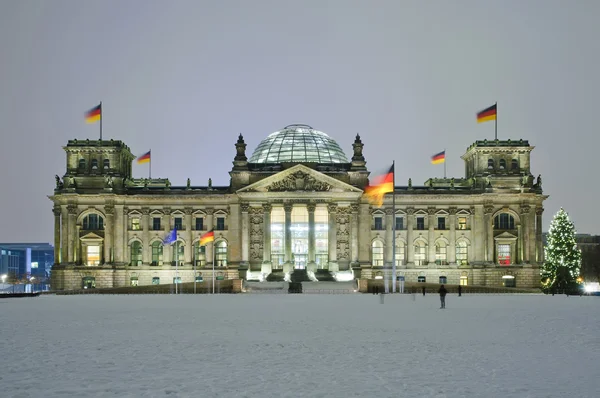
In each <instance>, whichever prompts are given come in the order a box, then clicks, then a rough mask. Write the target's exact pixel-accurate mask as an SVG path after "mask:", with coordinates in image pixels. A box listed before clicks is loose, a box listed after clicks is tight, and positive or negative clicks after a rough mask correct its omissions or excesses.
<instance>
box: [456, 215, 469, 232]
mask: <svg viewBox="0 0 600 398" xmlns="http://www.w3.org/2000/svg"><path fill="white" fill-rule="evenodd" d="M458 229H463V230H464V229H467V217H458Z"/></svg>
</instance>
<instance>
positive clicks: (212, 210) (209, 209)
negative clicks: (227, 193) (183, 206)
mask: <svg viewBox="0 0 600 398" xmlns="http://www.w3.org/2000/svg"><path fill="white" fill-rule="evenodd" d="M204 211H205V213H206V215H207V216H212V215H213V213H214V212H215V209H213V208H212V207H210V208H208V209H205V210H204Z"/></svg>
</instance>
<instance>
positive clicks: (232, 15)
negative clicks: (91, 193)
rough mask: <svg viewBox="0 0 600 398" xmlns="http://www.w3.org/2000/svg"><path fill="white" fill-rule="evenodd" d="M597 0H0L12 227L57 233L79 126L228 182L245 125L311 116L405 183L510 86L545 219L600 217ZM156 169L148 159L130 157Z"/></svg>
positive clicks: (503, 111)
mask: <svg viewBox="0 0 600 398" xmlns="http://www.w3.org/2000/svg"><path fill="white" fill-rule="evenodd" d="M598 15H600V2H598V1H591V0H590V1H585V0H579V1H576V2H566V1H561V0H528V1H518V0H507V1H502V2H498V1H497V2H491V1H480V0H473V1H467V0H456V1H434V0H428V1H417V0H415V1H407V0H390V1H383V0H374V1H366V0H365V1H354V0H337V1H326V0H318V1H285V0H272V1H266V0H253V1H242V0H239V1H227V0H221V1H199V0H196V1H183V0H174V1H143V0H136V1H133V0H128V1H105V0H103V1H76V0H72V1H61V0H53V1H42V0H27V1H7V0H5V1H0V93H1V95H0V131H1V133H2V144H1V145H0V166H1V167H0V170H1V178H2V193H1V195H0V205H1V208H2V209H3V211H2V215H1V217H2V218H1V220H2V221H1V225H2V227H1V228H0V241H15V242H19V241H21V242H32V241H39V242H52V233H53V232H52V231H53V222H54V220H53V216H52V203H51V201H50V200H49V199H48V198H47V196H48V195H52V193H53V188H54V185H55V181H54V175H55V174H58V175H60V176H62V175H63V174H64V172H65V167H66V161H65V159H66V157H65V152H64V150H63V149H62V147H63V146H64V145H66V143H67V141H68V140H69V139H74V138H76V139H86V138H90V139H97V138H98V137H99V125H98V124H92V125H88V124H86V123H85V121H84V112H85V111H86V110H88V109H89V108H92V107H93V106H95V105H97V104H98V102H99V101H102V102H103V113H104V116H103V137H104V138H105V139H110V138H113V139H117V140H123V141H124V142H125V143H126V144H127V145H128V146H129V147H130V148H131V149H132V151H133V153H134V155H140V154H143V153H145V152H147V151H148V150H149V149H152V176H153V177H168V178H170V180H171V182H172V183H173V185H185V183H186V179H187V178H188V177H189V178H190V179H191V181H192V184H193V185H205V184H207V181H208V178H209V177H210V178H212V180H213V185H227V184H228V183H229V175H228V171H230V170H231V167H232V163H231V162H232V161H233V157H234V156H235V147H234V144H235V141H236V139H237V136H238V134H240V133H242V134H243V135H244V138H245V140H246V143H247V144H248V149H247V153H246V154H247V156H248V157H250V155H251V154H252V152H253V150H254V148H255V147H256V146H257V145H258V144H259V143H260V141H261V140H262V139H264V138H265V137H266V136H267V135H268V134H270V133H272V132H274V131H277V130H279V129H281V128H283V127H284V126H286V125H288V124H292V123H305V124H309V125H311V126H312V127H314V128H315V129H317V130H321V131H323V132H325V133H327V134H328V135H329V136H331V137H332V138H333V139H335V140H336V141H337V142H338V143H339V144H340V146H341V147H342V149H344V151H345V152H346V154H347V155H348V157H351V156H352V151H351V148H352V142H353V140H354V136H355V135H356V133H360V135H361V137H362V140H363V142H364V144H365V148H364V154H365V157H366V160H367V167H368V168H369V169H370V170H371V171H379V170H384V169H385V168H387V167H389V165H390V164H391V162H392V161H393V160H395V161H396V172H397V175H396V184H397V185H406V181H407V180H408V178H409V177H411V178H412V180H413V183H414V184H415V185H417V184H423V182H424V181H425V180H426V179H427V178H428V177H442V176H443V165H432V164H431V163H430V157H431V156H432V155H433V154H435V153H438V152H440V151H442V150H444V149H446V154H447V164H446V166H447V174H448V176H449V177H452V176H454V177H461V176H463V175H464V165H463V161H462V160H461V159H460V156H461V155H462V154H463V153H464V152H465V150H466V148H467V147H468V146H469V145H470V144H471V143H473V142H474V141H475V140H478V139H485V138H487V139H493V138H494V122H488V123H484V124H477V123H476V121H475V114H476V112H478V111H479V110H481V109H483V108H486V107H487V106H489V105H492V104H493V103H494V102H496V101H497V102H498V138H500V139H509V138H510V139H513V140H518V139H520V138H523V139H528V140H529V142H530V144H532V145H533V146H535V149H534V151H533V152H532V170H531V171H532V174H534V175H535V176H537V175H538V174H541V175H542V179H543V188H544V193H545V194H548V195H550V198H549V199H548V200H547V201H546V202H545V209H546V211H545V215H544V230H547V229H548V226H549V222H550V220H551V217H552V215H553V214H554V213H556V211H558V209H559V208H560V207H561V206H562V207H564V208H565V209H566V210H567V211H568V212H569V214H570V216H571V218H572V219H573V221H574V222H575V225H576V228H577V230H578V232H582V233H595V234H598V233H600V228H598V221H599V216H598V212H597V210H596V200H597V199H596V198H597V197H598V196H600V186H599V185H598V184H597V181H598V177H597V175H596V173H597V170H598V166H597V162H596V158H597V152H598V148H599V146H600V145H599V143H600V133H599V132H598V127H597V126H598V121H597V120H596V118H595V117H594V114H595V112H596V110H595V108H596V105H597V104H596V100H597V94H598V92H600V78H599V77H598V62H599V60H600V56H599V52H598V50H597V49H598V38H599V37H600V24H598V23H597V20H596V19H597V16H598ZM133 172H134V175H135V176H136V177H145V176H147V175H148V165H137V164H135V165H134V168H133Z"/></svg>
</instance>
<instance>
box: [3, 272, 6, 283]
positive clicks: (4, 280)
mask: <svg viewBox="0 0 600 398" xmlns="http://www.w3.org/2000/svg"><path fill="white" fill-rule="evenodd" d="M6 277H7V275H6V274H4V275H2V283H4V282H6Z"/></svg>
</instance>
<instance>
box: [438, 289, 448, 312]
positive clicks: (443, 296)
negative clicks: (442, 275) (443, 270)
mask: <svg viewBox="0 0 600 398" xmlns="http://www.w3.org/2000/svg"><path fill="white" fill-rule="evenodd" d="M438 293H439V294H440V302H441V304H442V306H441V307H440V308H446V293H448V291H447V290H446V288H445V287H444V285H442V286H440V290H438Z"/></svg>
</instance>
